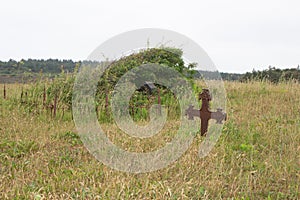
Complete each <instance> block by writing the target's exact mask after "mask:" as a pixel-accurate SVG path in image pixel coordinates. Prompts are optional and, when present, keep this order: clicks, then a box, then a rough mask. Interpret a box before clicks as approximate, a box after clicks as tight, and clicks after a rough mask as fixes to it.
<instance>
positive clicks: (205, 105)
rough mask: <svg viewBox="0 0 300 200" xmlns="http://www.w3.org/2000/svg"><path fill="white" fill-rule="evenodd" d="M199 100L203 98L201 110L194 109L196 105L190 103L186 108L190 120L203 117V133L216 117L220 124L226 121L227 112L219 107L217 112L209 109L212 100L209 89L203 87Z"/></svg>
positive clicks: (203, 133)
mask: <svg viewBox="0 0 300 200" xmlns="http://www.w3.org/2000/svg"><path fill="white" fill-rule="evenodd" d="M199 100H202V106H201V109H200V110H197V109H194V106H192V105H190V106H189V108H188V109H187V110H186V115H187V116H188V119H189V120H193V119H194V117H200V119H201V135H202V136H203V135H205V134H206V133H207V129H208V121H209V120H210V119H215V120H216V121H217V123H218V124H222V122H223V120H224V121H226V119H227V114H226V113H224V112H223V111H222V109H220V108H218V109H217V112H211V111H210V110H209V102H210V101H211V100H212V98H211V95H210V93H209V90H208V89H203V90H202V93H201V94H199Z"/></svg>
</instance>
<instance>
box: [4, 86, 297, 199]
mask: <svg viewBox="0 0 300 200" xmlns="http://www.w3.org/2000/svg"><path fill="white" fill-rule="evenodd" d="M22 87H23V88H24V91H25V89H30V86H21V85H7V89H8V94H7V95H8V99H6V100H3V98H2V96H1V95H0V106H1V113H0V117H1V120H0V199H299V198H300V193H299V191H300V188H299V182H300V168H299V166H300V157H299V150H300V145H299V144H300V115H299V113H300V110H299V109H300V85H299V84H297V83H294V82H282V83H279V84H271V83H269V82H266V81H264V82H256V81H252V82H248V83H237V82H235V83H233V82H226V83H225V88H226V91H227V98H228V99H227V113H228V121H227V122H226V123H225V125H224V128H223V134H222V135H221V137H220V139H219V141H218V143H217V145H216V146H215V147H214V149H213V150H212V152H210V154H209V156H208V157H206V158H203V159H199V158H198V157H197V155H198V147H199V144H200V143H201V141H202V140H203V138H201V137H200V136H199V135H197V136H196V137H195V140H194V142H193V144H192V145H191V147H190V148H189V150H188V151H187V152H186V153H185V154H184V155H183V156H182V157H181V158H180V159H179V160H178V161H176V162H175V163H173V164H171V165H170V166H168V167H166V168H164V169H161V170H159V171H156V172H152V173H143V174H127V173H123V172H119V171H115V170H112V169H110V168H109V167H107V166H105V165H103V164H101V163H99V162H98V161H97V160H96V159H95V158H94V157H93V156H92V155H91V154H89V152H88V151H87V150H86V149H85V147H84V146H83V144H82V143H81V142H80V138H79V137H78V135H77V133H76V129H75V127H74V124H73V122H72V120H71V118H61V117H56V118H51V116H49V115H48V114H47V113H46V112H40V113H34V112H30V113H29V112H28V111H27V110H24V109H22V108H24V106H22V105H21V104H20V101H19V100H20V98H19V94H20V92H21V89H22ZM41 88H42V89H41V92H42V91H43V85H42V86H41ZM38 91H40V90H38ZM13 94H15V98H14V97H13ZM41 98H42V96H38V98H37V101H38V102H41V101H42V99H41ZM33 99H34V98H33ZM49 102H51V100H49ZM39 105H40V104H39ZM58 112H61V111H58ZM58 116H60V115H58ZM102 126H103V129H104V130H105V131H106V134H107V136H108V137H109V139H110V140H112V141H113V142H114V143H115V144H116V145H119V146H120V147H122V148H123V149H127V150H129V151H136V152H149V151H153V150H155V149H158V148H161V147H162V146H164V145H166V143H167V142H168V141H170V140H171V139H172V138H173V135H174V132H175V131H176V130H177V128H178V126H179V121H177V120H175V119H171V120H169V121H168V122H167V123H166V125H165V127H164V129H163V130H162V132H161V133H159V134H157V135H155V136H154V137H152V138H148V139H137V138H131V137H128V136H125V134H124V133H122V131H121V130H119V129H118V127H117V126H116V125H114V124H112V123H103V124H102Z"/></svg>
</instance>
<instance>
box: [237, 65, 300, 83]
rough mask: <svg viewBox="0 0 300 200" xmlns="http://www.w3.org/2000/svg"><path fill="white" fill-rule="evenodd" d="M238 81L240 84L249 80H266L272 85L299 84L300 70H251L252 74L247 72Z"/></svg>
mask: <svg viewBox="0 0 300 200" xmlns="http://www.w3.org/2000/svg"><path fill="white" fill-rule="evenodd" d="M240 80H241V81H242V82H247V81H249V80H257V81H262V80H267V81H270V82H272V83H279V82H282V81H290V80H295V81H298V82H300V69H299V67H298V68H291V69H277V68H275V67H269V69H266V70H263V71H256V70H253V71H252V72H247V73H246V74H245V75H244V76H243V77H241V79H240Z"/></svg>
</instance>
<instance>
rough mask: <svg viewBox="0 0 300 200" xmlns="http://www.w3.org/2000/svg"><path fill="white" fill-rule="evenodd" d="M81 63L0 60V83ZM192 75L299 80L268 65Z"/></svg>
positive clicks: (297, 72)
mask: <svg viewBox="0 0 300 200" xmlns="http://www.w3.org/2000/svg"><path fill="white" fill-rule="evenodd" d="M80 65H81V61H79V62H75V61H72V60H59V59H47V60H44V59H28V60H24V59H22V60H20V61H15V60H12V59H11V60H9V61H7V62H3V61H0V83H15V82H19V83H24V82H29V81H34V80H36V78H37V77H39V75H40V74H42V75H43V76H44V77H45V76H46V77H53V76H55V75H57V74H59V73H61V72H62V71H64V72H65V73H73V72H74V69H75V68H76V67H79V66H80ZM194 76H195V77H196V78H201V77H202V76H204V77H205V78H207V79H220V78H222V79H223V80H227V81H242V82H245V81H248V80H269V81H271V82H273V83H277V82H279V81H282V80H290V79H294V80H297V81H299V82H300V69H299V66H298V67H297V68H291V69H278V68H275V67H269V68H268V69H266V70H262V71H256V70H253V71H252V72H247V73H245V74H239V73H226V72H220V73H219V72H217V71H215V72H213V71H201V70H199V71H195V73H194Z"/></svg>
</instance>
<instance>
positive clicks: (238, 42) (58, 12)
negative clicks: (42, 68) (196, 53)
mask: <svg viewBox="0 0 300 200" xmlns="http://www.w3.org/2000/svg"><path fill="white" fill-rule="evenodd" d="M0 5H1V7H0V10H1V11H0V25H1V29H0V60H8V59H10V58H12V59H16V60H20V59H22V58H24V59H27V58H43V59H47V58H58V59H74V60H84V59H86V58H87V56H88V55H89V54H90V53H91V52H92V51H93V50H94V49H95V48H96V47H97V46H98V45H100V44H101V43H102V42H104V41H105V40H107V39H109V38H110V37H112V36H114V35H117V34H120V33H122V32H125V31H130V30H133V29H139V28H162V29H169V30H173V31H176V32H179V33H181V34H184V35H186V36H187V37H189V38H191V39H193V40H194V41H196V42H197V43H198V44H199V45H200V46H201V47H202V48H203V49H204V50H205V51H206V52H207V53H208V55H209V56H210V57H211V58H212V60H213V61H214V63H215V64H216V66H217V68H218V69H219V70H220V71H226V72H246V71H251V70H252V69H253V68H255V69H265V68H267V67H268V66H269V65H272V66H276V67H280V68H286V67H296V66H297V65H298V64H300V1H299V0H286V1H283V0H282V1H277V0H266V1H264V0H251V1H250V0H248V1H242V0H239V1H238V0H223V1H222V0H220V1H215V0H206V1H200V0H194V1H189V0H186V1H178V0H152V1H145V0H123V1H122V0H119V1H117V0H107V1H101V0H86V1H79V0H65V1H63V0H51V1H50V0H1V4H0Z"/></svg>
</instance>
